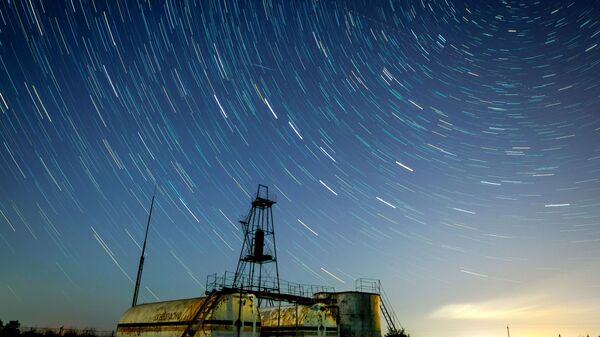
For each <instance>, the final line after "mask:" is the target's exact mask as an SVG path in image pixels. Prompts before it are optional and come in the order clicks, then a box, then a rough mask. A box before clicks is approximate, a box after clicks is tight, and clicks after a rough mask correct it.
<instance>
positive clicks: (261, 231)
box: [233, 184, 280, 296]
mask: <svg viewBox="0 0 600 337" xmlns="http://www.w3.org/2000/svg"><path fill="white" fill-rule="evenodd" d="M273 204H275V201H274V200H271V199H269V188H268V187H267V186H265V185H260V184H259V185H258V190H257V192H256V197H255V199H254V200H253V201H252V208H251V209H250V211H249V212H248V215H246V217H245V218H244V219H242V220H240V224H241V225H242V228H243V230H244V242H243V243H242V250H241V252H240V258H239V260H238V265H237V268H236V271H235V276H234V281H233V286H234V287H235V288H243V289H245V290H248V291H253V292H256V293H257V294H258V295H259V296H260V294H261V293H264V292H269V293H279V289H280V288H279V268H278V266H277V248H276V245H275V231H274V226H273V225H274V224H273V210H272V206H273ZM273 265H274V267H273ZM273 271H274V272H275V275H272V273H273Z"/></svg>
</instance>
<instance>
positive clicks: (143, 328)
mask: <svg viewBox="0 0 600 337" xmlns="http://www.w3.org/2000/svg"><path fill="white" fill-rule="evenodd" d="M240 299H241V301H240ZM204 301H206V297H198V298H190V299H182V300H175V301H165V302H155V303H145V304H140V305H137V306H135V307H132V308H129V309H128V310H127V311H126V312H125V313H124V314H123V316H122V317H121V319H120V320H119V323H118V325H117V337H181V336H182V334H183V333H184V331H185V330H186V329H187V328H188V326H189V325H190V323H192V319H193V318H194V316H195V315H196V313H197V312H198V310H199V309H200V307H201V306H202V303H204ZM240 302H241V307H240ZM255 303H256V302H255V297H254V296H253V295H243V296H241V298H240V294H227V295H222V296H221V298H219V299H218V302H217V303H216V304H215V307H214V308H213V310H211V311H210V312H209V313H208V314H207V315H206V318H205V321H204V324H203V325H202V328H198V329H196V334H195V337H238V329H237V327H238V318H240V319H239V327H240V329H239V330H240V331H239V337H259V336H260V313H259V312H258V310H257V308H256V305H255Z"/></svg>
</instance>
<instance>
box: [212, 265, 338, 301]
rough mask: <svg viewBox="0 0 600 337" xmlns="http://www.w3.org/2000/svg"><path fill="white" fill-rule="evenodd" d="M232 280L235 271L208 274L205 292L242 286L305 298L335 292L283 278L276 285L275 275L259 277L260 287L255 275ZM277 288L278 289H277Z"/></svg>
mask: <svg viewBox="0 0 600 337" xmlns="http://www.w3.org/2000/svg"><path fill="white" fill-rule="evenodd" d="M234 280H235V273H233V272H229V271H226V272H225V273H223V275H218V274H217V273H215V274H211V275H208V277H207V278H206V292H207V293H210V292H211V291H213V290H222V289H223V288H236V289H237V288H243V289H245V290H249V291H264V292H272V293H279V294H284V295H292V296H299V297H306V298H312V297H313V296H314V295H315V294H316V293H320V292H335V288H334V287H327V286H320V285H313V284H300V283H294V282H288V281H284V280H279V287H277V278H275V277H265V276H263V277H261V279H260V287H259V279H258V278H257V277H253V278H252V279H250V276H249V275H240V277H239V280H238V281H237V282H236V284H234ZM250 285H251V286H250ZM278 289H279V291H277V290H278Z"/></svg>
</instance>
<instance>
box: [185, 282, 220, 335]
mask: <svg viewBox="0 0 600 337" xmlns="http://www.w3.org/2000/svg"><path fill="white" fill-rule="evenodd" d="M221 297H222V295H221V293H219V292H218V291H213V292H211V293H210V294H208V296H207V297H206V299H205V300H204V302H202V304H201V305H200V308H198V311H197V312H196V314H195V315H194V317H193V318H192V319H191V320H190V324H189V325H188V326H187V328H186V329H185V330H184V331H183V333H182V334H181V337H194V336H195V335H196V332H198V330H199V329H202V331H204V321H205V320H206V319H207V318H208V316H209V315H210V314H211V313H212V311H213V309H214V308H215V306H216V305H217V303H219V300H220V299H221Z"/></svg>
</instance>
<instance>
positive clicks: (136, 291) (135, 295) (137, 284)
mask: <svg viewBox="0 0 600 337" xmlns="http://www.w3.org/2000/svg"><path fill="white" fill-rule="evenodd" d="M155 196H156V187H154V193H153V194H152V201H151V202H150V212H149V213H148V223H147V224H146V235H145V236H144V246H143V247H142V255H141V256H140V266H139V267H138V272H137V279H136V281H135V289H134V291H133V301H132V302H131V306H132V307H135V306H136V304H137V299H138V294H139V292H140V283H141V282H142V270H143V269H144V253H145V252H146V240H147V239H148V228H150V218H151V217H152V209H153V208H154V197H155Z"/></svg>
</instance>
